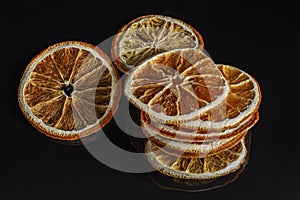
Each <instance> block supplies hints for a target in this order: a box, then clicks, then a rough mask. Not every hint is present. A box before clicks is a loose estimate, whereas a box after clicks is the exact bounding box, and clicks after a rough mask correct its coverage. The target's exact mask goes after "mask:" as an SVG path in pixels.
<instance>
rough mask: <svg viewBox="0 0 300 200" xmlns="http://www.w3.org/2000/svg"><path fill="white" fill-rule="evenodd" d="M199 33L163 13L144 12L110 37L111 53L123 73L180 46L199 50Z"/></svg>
mask: <svg viewBox="0 0 300 200" xmlns="http://www.w3.org/2000/svg"><path fill="white" fill-rule="evenodd" d="M203 47H204V42H203V39H202V36H201V35H200V34H199V33H198V32H197V31H196V30H195V29H194V28H193V27H191V26H190V25H189V24H187V23H185V22H183V21H181V20H179V19H175V18H172V17H168V16H163V15H146V16H141V17H138V18H136V19H133V20H132V21H130V22H129V23H127V24H126V25H124V26H123V27H122V28H121V29H120V30H119V31H118V34H117V35H116V37H115V38H114V41H113V44H112V56H113V58H114V63H115V64H116V66H117V67H118V68H119V69H120V70H121V71H122V72H124V73H126V72H128V71H129V70H131V69H134V68H135V67H136V66H137V65H138V64H139V63H141V62H143V61H145V60H146V59H148V58H151V57H153V56H154V55H157V54H158V53H161V52H165V51H169V50H173V49H180V48H196V49H203Z"/></svg>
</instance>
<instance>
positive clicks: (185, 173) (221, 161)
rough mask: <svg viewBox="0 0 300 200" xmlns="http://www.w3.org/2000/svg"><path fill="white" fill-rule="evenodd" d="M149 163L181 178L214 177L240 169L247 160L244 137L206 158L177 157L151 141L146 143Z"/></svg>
mask: <svg viewBox="0 0 300 200" xmlns="http://www.w3.org/2000/svg"><path fill="white" fill-rule="evenodd" d="M145 152H146V156H147V159H148V161H149V163H150V164H151V165H152V166H153V167H154V168H155V169H156V170H158V171H159V172H161V173H163V174H165V175H168V176H171V177H175V178H181V179H200V180H202V179H213V178H217V177H220V176H224V175H227V174H229V173H232V172H234V171H236V170H238V169H239V168H240V167H241V166H242V165H243V163H244V162H245V160H246V156H247V149H246V147H245V140H244V138H243V139H242V140H241V141H240V142H239V143H238V144H236V145H235V146H234V147H232V148H230V149H227V150H224V151H222V152H219V153H218V154H215V155H211V156H207V157H204V158H185V157H177V156H173V155H170V154H167V153H165V152H164V151H162V150H161V149H159V148H158V147H157V146H155V145H154V144H152V143H151V142H150V141H148V142H146V144H145Z"/></svg>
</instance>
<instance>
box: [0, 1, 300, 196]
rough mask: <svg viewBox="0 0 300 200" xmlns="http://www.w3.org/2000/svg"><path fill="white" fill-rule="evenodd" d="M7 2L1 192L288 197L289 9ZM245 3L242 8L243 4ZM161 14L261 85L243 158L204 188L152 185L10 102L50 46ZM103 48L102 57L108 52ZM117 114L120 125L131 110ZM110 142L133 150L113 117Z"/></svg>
mask: <svg viewBox="0 0 300 200" xmlns="http://www.w3.org/2000/svg"><path fill="white" fill-rule="evenodd" d="M161 2H162V1H140V2H137V3H133V2H129V3H128V1H105V2H103V1H97V3H95V2H94V3H93V2H89V1H85V2H81V3H76V2H74V1H73V2H70V3H64V2H57V3H56V2H52V1H51V2H45V3H42V2H40V3H30V2H28V1H25V2H24V3H14V2H8V5H6V6H4V7H3V6H2V8H3V9H4V10H6V11H7V14H6V13H4V12H1V79H0V81H1V84H0V87H1V88H0V91H1V98H0V99H1V104H0V105H1V115H0V118H1V120H0V121H1V140H2V142H1V145H0V146H1V177H0V180H1V187H0V191H1V192H0V193H1V195H3V196H9V197H11V198H14V197H17V196H18V197H19V196H20V197H22V198H24V199H25V198H27V197H29V198H40V199H53V198H55V199H57V198H67V197H68V199H103V198H105V197H108V196H109V197H110V198H111V199H121V198H122V199H158V198H166V199H172V200H176V199H231V200H234V199H263V198H264V199H283V198H284V199H291V197H292V196H294V195H295V194H297V188H298V180H299V164H298V163H299V162H298V158H299V156H298V154H297V153H298V152H299V150H298V146H299V144H298V142H299V140H298V139H297V135H298V129H297V126H298V125H299V122H298V119H299V117H298V116H297V115H298V109H299V108H298V107H299V105H298V104H299V102H298V97H297V96H298V94H297V91H299V83H298V81H299V75H298V72H297V71H296V70H298V68H299V55H298V54H299V51H298V48H299V30H297V29H296V27H297V26H298V20H297V16H298V14H297V13H298V12H297V6H296V5H293V4H290V3H288V2H287V1H285V2H280V3H278V4H277V3H274V2H272V3H271V4H268V5H262V4H255V3H254V2H252V1H251V2H248V3H245V2H239V3H233V2H230V1H223V2H222V3H221V4H220V3H217V2H214V1H201V2H199V4H198V5H196V4H195V3H194V1H182V2H178V1H176V2H175V1H164V3H161ZM242 3H245V5H242ZM152 13H157V14H165V15H170V16H173V17H176V18H180V19H182V20H183V21H185V22H187V23H189V24H191V25H192V26H193V27H194V28H196V29H197V30H198V31H199V32H200V33H201V34H202V36H203V38H204V42H205V48H206V50H207V51H208V52H209V54H210V55H211V56H212V58H213V59H214V61H215V62H216V63H224V64H231V65H234V66H237V67H239V68H241V69H243V70H245V71H246V72H248V73H249V74H251V75H253V76H254V77H255V78H256V79H257V81H258V82H259V83H260V85H261V89H262V95H263V99H262V104H261V107H260V110H259V111H260V120H259V122H258V123H257V124H256V125H255V127H253V128H252V132H253V135H252V145H251V156H250V159H249V161H248V164H247V166H246V168H245V169H244V171H243V172H242V173H241V174H240V175H239V177H238V178H237V179H236V180H235V181H233V182H231V183H230V184H228V185H226V186H224V187H219V188H216V189H213V190H209V191H205V192H194V193H187V192H179V191H172V190H165V189H162V188H160V187H158V186H157V185H156V184H155V183H154V182H153V181H152V180H151V179H150V178H149V174H147V173H143V174H132V173H125V172H119V171H117V170H114V169H111V168H110V167H108V166H106V165H104V164H102V163H101V162H98V161H97V160H96V159H95V158H94V157H93V156H92V155H91V154H89V152H88V151H87V150H86V149H85V148H84V147H83V146H80V145H65V144H61V143H59V142H55V141H52V140H49V139H48V138H47V137H45V136H43V135H42V134H40V133H39V132H37V131H36V130H35V129H34V128H33V127H32V126H31V125H30V124H29V123H28V122H27V120H25V118H24V117H23V115H22V113H21V111H20V109H19V107H18V102H17V88H18V83H19V79H20V78H21V76H22V73H23V71H24V69H25V67H26V65H27V64H28V63H29V61H30V60H31V58H32V57H33V56H35V55H36V54H37V53H39V52H40V51H41V50H43V49H45V48H46V47H48V46H49V45H52V44H54V43H56V42H61V41H66V40H80V41H85V42H89V43H92V44H99V43H101V42H102V41H104V40H105V39H107V38H109V37H110V36H112V35H114V34H115V33H116V32H117V31H118V29H119V28H120V27H121V26H122V25H123V24H124V23H126V22H128V21H130V20H131V19H133V18H135V17H138V16H140V15H145V14H152ZM105 51H106V52H107V53H108V54H109V51H108V49H105ZM120 115H121V116H124V123H125V122H126V118H128V117H129V116H128V115H126V114H123V113H120ZM106 129H107V130H106V135H107V136H108V138H109V139H110V140H111V141H112V142H113V143H114V144H116V145H118V146H119V147H121V148H123V149H125V150H129V151H133V152H134V151H135V149H134V147H133V146H132V144H131V143H130V140H129V137H128V135H127V134H126V133H124V132H122V131H121V130H120V128H118V127H117V126H115V124H114V123H113V122H112V123H111V124H110V125H108V126H107V128H106Z"/></svg>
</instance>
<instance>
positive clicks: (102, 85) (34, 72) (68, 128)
mask: <svg viewBox="0 0 300 200" xmlns="http://www.w3.org/2000/svg"><path fill="white" fill-rule="evenodd" d="M118 79H119V76H118V74H117V71H116V70H115V69H114V67H113V66H112V65H111V61H110V59H109V58H108V57H107V56H106V55H105V54H104V52H102V50H100V49H99V48H97V47H95V46H93V45H91V44H87V43H84V42H78V41H67V42H61V43H58V44H55V45H52V46H50V47H48V48H47V49H45V50H44V51H42V52H41V53H39V54H38V55H37V56H36V57H35V58H33V59H32V61H31V62H30V63H29V64H28V66H27V68H26V69H25V72H24V74H23V77H22V79H21V81H20V85H19V96H18V99H19V105H20V108H21V110H22V111H23V114H24V115H25V117H26V118H27V119H28V121H29V122H30V123H31V124H32V125H33V126H34V127H36V128H37V129H38V130H39V131H40V132H42V133H44V134H45V135H47V136H49V137H52V138H55V139H60V140H76V139H79V138H81V137H85V136H88V135H90V134H92V133H95V132H96V131H98V130H100V129H101V128H102V127H103V126H104V125H105V124H107V123H108V122H109V121H110V119H111V118H112V114H113V112H114V111H115V110H116V109H117V106H118V101H119V98H120V86H119V85H118V84H120V83H118Z"/></svg>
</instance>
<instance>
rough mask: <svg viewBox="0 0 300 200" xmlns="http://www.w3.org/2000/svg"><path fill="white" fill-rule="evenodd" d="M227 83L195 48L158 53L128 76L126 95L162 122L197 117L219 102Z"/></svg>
mask: <svg viewBox="0 0 300 200" xmlns="http://www.w3.org/2000/svg"><path fill="white" fill-rule="evenodd" d="M228 93H229V87H228V84H227V82H226V80H225V78H224V77H223V75H222V73H221V72H220V70H219V69H218V68H217V67H216V66H215V64H214V63H213V61H212V60H211V59H210V58H209V57H208V56H206V55H205V54H204V53H203V52H201V51H200V50H196V49H190V48H189V49H179V50H172V51H168V52H165V53H161V54H158V55H156V56H154V57H153V58H151V59H148V60H147V61H146V62H144V63H142V64H141V65H140V66H139V67H138V68H137V69H136V70H134V71H133V73H131V74H130V75H128V77H127V79H126V81H125V95H126V96H127V98H128V99H129V101H130V102H131V103H133V104H134V105H135V106H137V107H138V108H139V109H141V110H142V111H145V112H147V114H149V116H150V117H153V118H155V119H157V120H158V121H160V122H162V123H178V122H183V121H188V120H192V119H195V118H197V117H198V116H200V115H201V114H203V113H205V112H207V111H209V110H210V109H212V108H214V107H215V106H218V105H220V104H221V103H222V102H223V101H224V100H225V98H226V97H227V95H228Z"/></svg>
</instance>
